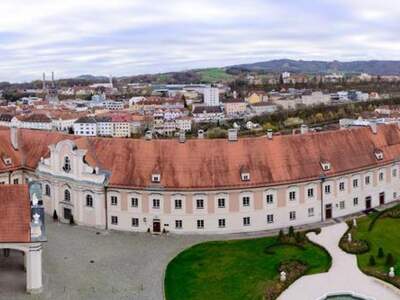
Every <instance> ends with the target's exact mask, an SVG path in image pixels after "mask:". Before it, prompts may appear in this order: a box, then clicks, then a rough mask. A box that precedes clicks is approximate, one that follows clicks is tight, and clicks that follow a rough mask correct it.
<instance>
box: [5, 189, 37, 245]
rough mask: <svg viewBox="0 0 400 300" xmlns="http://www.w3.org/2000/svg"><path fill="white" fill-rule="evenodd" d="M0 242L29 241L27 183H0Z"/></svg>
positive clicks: (29, 214) (29, 218) (29, 212)
mask: <svg viewBox="0 0 400 300" xmlns="http://www.w3.org/2000/svg"><path fill="white" fill-rule="evenodd" d="M0 212H1V216H0V243H7V242H10V243H25V242H30V241H31V233H30V221H31V206H30V200H29V191H28V186H27V185H0Z"/></svg>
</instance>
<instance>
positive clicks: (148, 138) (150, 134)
mask: <svg viewBox="0 0 400 300" xmlns="http://www.w3.org/2000/svg"><path fill="white" fill-rule="evenodd" d="M144 138H145V139H146V140H147V141H149V140H151V139H152V138H153V133H152V132H151V130H147V131H146V134H145V136H144Z"/></svg>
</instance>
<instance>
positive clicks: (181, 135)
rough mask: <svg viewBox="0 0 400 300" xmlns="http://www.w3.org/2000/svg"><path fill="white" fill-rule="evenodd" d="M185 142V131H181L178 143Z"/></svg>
mask: <svg viewBox="0 0 400 300" xmlns="http://www.w3.org/2000/svg"><path fill="white" fill-rule="evenodd" d="M184 142H186V135H185V131H184V130H181V131H180V132H179V143H184Z"/></svg>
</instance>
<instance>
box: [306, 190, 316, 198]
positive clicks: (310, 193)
mask: <svg viewBox="0 0 400 300" xmlns="http://www.w3.org/2000/svg"><path fill="white" fill-rule="evenodd" d="M307 196H308V198H313V197H314V189H313V188H309V189H308V190H307Z"/></svg>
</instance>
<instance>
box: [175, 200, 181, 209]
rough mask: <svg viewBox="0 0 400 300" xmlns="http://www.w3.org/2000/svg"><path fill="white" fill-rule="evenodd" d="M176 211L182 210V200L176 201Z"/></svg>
mask: <svg viewBox="0 0 400 300" xmlns="http://www.w3.org/2000/svg"><path fill="white" fill-rule="evenodd" d="M175 209H182V200H181V199H175Z"/></svg>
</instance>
